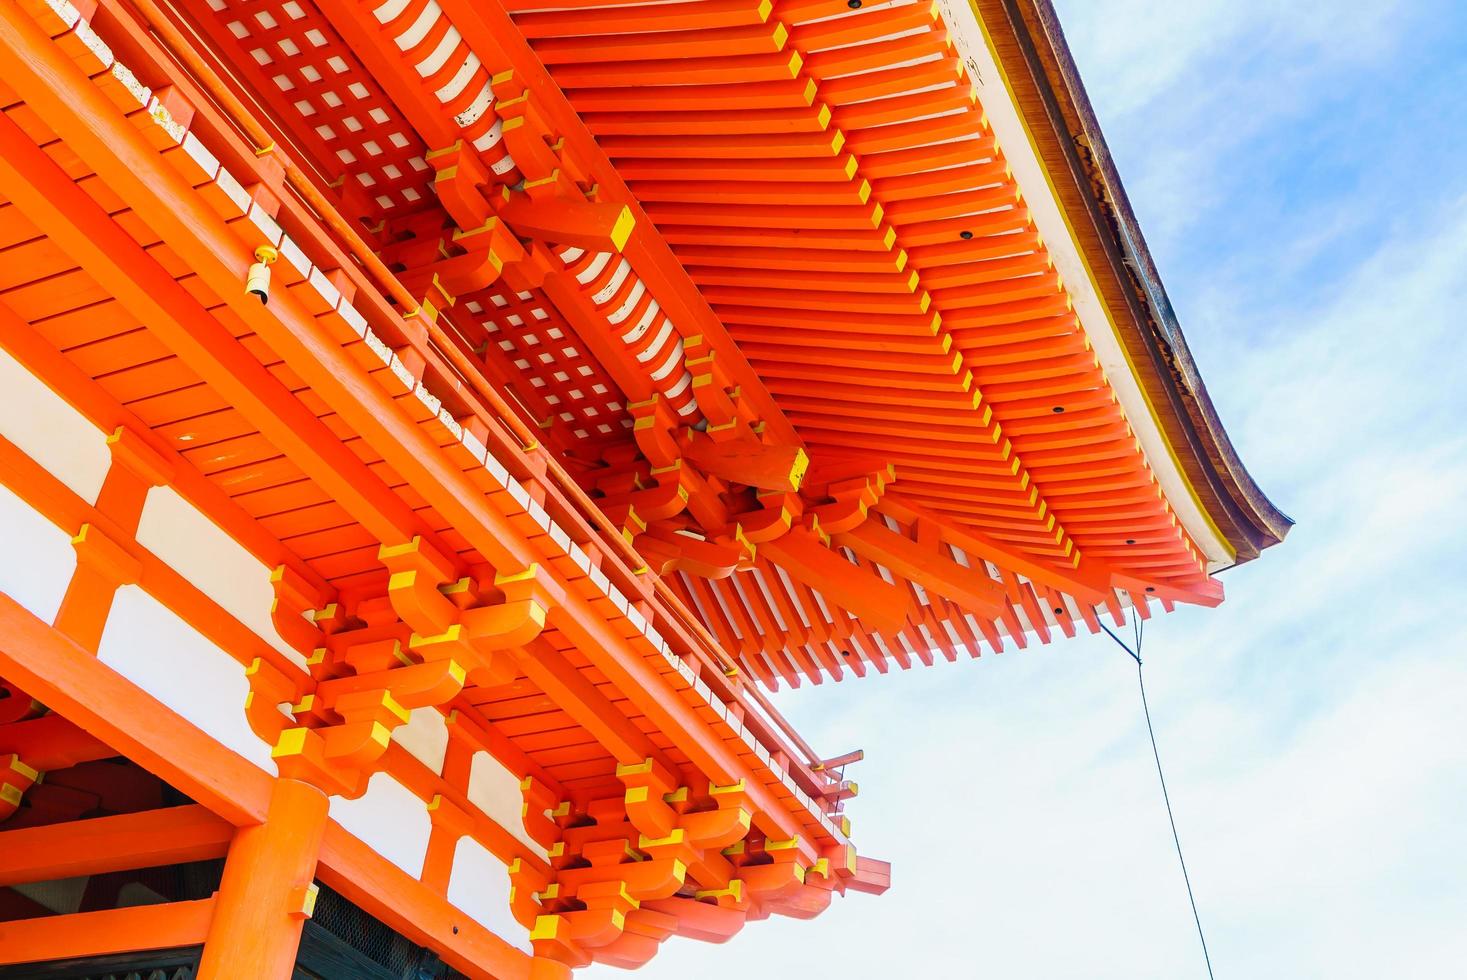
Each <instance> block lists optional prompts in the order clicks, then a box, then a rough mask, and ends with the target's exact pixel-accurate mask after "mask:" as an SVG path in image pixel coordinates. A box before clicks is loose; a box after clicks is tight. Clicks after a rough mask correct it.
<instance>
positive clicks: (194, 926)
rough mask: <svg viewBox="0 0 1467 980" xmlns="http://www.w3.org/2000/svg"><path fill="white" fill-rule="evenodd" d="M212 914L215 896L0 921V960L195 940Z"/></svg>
mask: <svg viewBox="0 0 1467 980" xmlns="http://www.w3.org/2000/svg"><path fill="white" fill-rule="evenodd" d="M213 917H214V899H212V898H203V899H199V900H198V901H194V902H169V903H167V904H165V905H137V906H133V907H132V908H124V909H107V910H105V911H101V912H77V913H75V914H72V915H56V916H43V917H41V918H35V919H25V920H23V921H20V922H0V965H10V964H14V963H34V962H37V961H40V960H62V959H75V958H80V957H84V956H105V955H107V954H109V953H126V952H132V951H135V950H145V949H172V948H175V947H179V946H196V945H198V944H199V943H202V942H203V941H204V937H205V936H206V935H207V934H208V932H209V923H210V921H212V919H213Z"/></svg>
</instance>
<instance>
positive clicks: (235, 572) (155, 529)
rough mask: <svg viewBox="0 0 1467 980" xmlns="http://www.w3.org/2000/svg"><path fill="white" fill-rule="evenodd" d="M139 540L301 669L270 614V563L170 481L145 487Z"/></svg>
mask: <svg viewBox="0 0 1467 980" xmlns="http://www.w3.org/2000/svg"><path fill="white" fill-rule="evenodd" d="M137 537H138V543H139V544H141V545H142V546H143V547H145V548H147V549H148V550H149V551H151V552H152V553H153V554H155V555H157V556H158V557H159V558H161V559H163V560H164V561H165V562H167V563H168V564H169V565H171V566H172V567H173V568H174V570H175V571H177V572H178V573H179V574H181V575H183V577H184V578H186V579H188V580H189V581H190V582H192V583H193V585H194V586H195V587H196V588H197V589H199V590H200V591H201V592H203V593H204V594H205V595H207V596H208V597H209V598H210V599H213V600H214V601H215V602H217V603H219V605H220V606H222V607H224V609H225V611H226V612H228V613H229V614H230V615H232V616H234V618H235V619H238V620H239V621H240V622H241V623H243V624H244V625H246V626H248V627H249V628H250V629H251V630H253V631H254V632H255V633H256V634H257V635H258V636H259V637H260V638H261V639H262V640H264V641H265V642H266V643H268V644H270V645H271V646H272V647H274V648H275V649H276V650H279V651H280V652H281V653H283V654H285V656H287V657H289V658H290V659H291V660H292V661H293V662H294V663H295V664H296V665H297V666H299V667H300V668H301V669H302V670H304V669H305V667H306V659H305V657H304V656H302V655H301V654H300V653H298V652H297V651H296V650H295V648H294V647H292V646H291V645H290V644H288V643H286V642H285V641H284V640H283V639H281V637H280V634H279V633H278V632H277V631H276V629H275V623H274V621H273V620H272V619H271V618H270V607H271V605H272V603H273V602H274V600H275V590H274V589H273V588H272V587H271V585H270V571H271V570H270V568H268V567H267V566H266V565H264V564H263V563H262V562H261V561H260V560H259V559H257V558H256V557H255V556H254V555H252V554H250V553H249V551H247V550H246V549H245V548H244V546H243V545H241V544H240V543H239V542H238V541H236V540H234V538H232V537H230V536H229V534H228V532H226V531H224V530H223V529H222V528H220V527H219V526H218V525H217V524H215V523H214V522H213V521H211V520H209V518H208V517H207V516H205V515H204V514H203V513H201V512H200V511H199V510H197V509H196V508H195V507H194V506H193V505H192V504H190V503H189V502H188V501H186V500H184V499H183V498H182V497H180V496H179V495H178V493H177V492H175V491H174V490H173V489H171V488H169V487H154V488H153V489H152V490H150V491H148V500H147V503H145V504H144V505H143V516H142V520H141V521H140V522H139V524H138V535H137Z"/></svg>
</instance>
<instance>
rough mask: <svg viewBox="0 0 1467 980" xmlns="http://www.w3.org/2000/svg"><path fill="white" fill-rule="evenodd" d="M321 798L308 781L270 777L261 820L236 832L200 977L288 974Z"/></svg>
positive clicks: (279, 979)
mask: <svg viewBox="0 0 1467 980" xmlns="http://www.w3.org/2000/svg"><path fill="white" fill-rule="evenodd" d="M328 802H329V801H328V798H327V796H326V794H325V793H323V792H322V791H321V790H319V789H317V788H316V787H314V786H312V785H310V784H309V783H303V782H301V781H300V780H297V779H277V780H276V781H275V787H274V789H273V790H272V791H271V794H270V809H269V811H268V813H267V815H266V817H265V822H264V823H262V824H257V825H256V826H253V827H246V828H244V829H242V830H240V831H239V832H238V833H236V834H235V836H234V842H233V843H232V844H231V845H230V847H229V856H228V858H226V859H225V862H224V878H223V880H222V881H221V882H220V883H219V898H218V901H217V903H216V905H215V909H214V920H213V922H212V923H210V925H209V937H208V939H207V940H206V941H205V943H204V958H203V961H202V962H201V963H200V964H199V980H226V978H228V980H238V978H240V977H250V978H251V980H289V977H290V975H291V973H292V971H293V969H294V967H295V959H296V950H297V948H298V947H299V946H300V939H301V927H302V925H303V924H304V923H305V920H306V919H307V918H309V917H310V911H311V904H312V902H313V895H314V893H313V892H312V891H311V879H312V878H314V877H315V874H316V859H317V856H318V855H319V854H320V851H321V836H322V834H323V833H324V832H325V830H326V811H327V806H328Z"/></svg>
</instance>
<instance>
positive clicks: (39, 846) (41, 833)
mask: <svg viewBox="0 0 1467 980" xmlns="http://www.w3.org/2000/svg"><path fill="white" fill-rule="evenodd" d="M233 837H234V827H232V826H230V824H229V823H228V822H226V821H224V820H221V819H220V818H219V817H217V816H215V815H214V814H213V813H210V812H209V810H208V808H207V807H204V806H201V805H200V804H197V803H193V804H189V805H187V806H176V807H169V808H167V809H163V810H146V811H143V812H142V813H125V814H121V815H119V816H112V817H96V818H94V819H91V820H76V821H71V822H68V823H58V824H48V825H46V826H41V827H26V828H23V829H21V830H7V831H3V832H0V885H18V884H23V883H25V882H29V881H49V880H51V879H53V878H70V877H74V876H77V875H95V874H105V873H107V872H109V871H130V870H133V869H135V868H153V867H159V866H161V865H165V864H177V863H179V862H183V861H203V860H206V859H208V858H217V857H222V856H223V855H224V853H225V852H226V851H227V850H228V849H229V842H230V840H231V839H232V838H233Z"/></svg>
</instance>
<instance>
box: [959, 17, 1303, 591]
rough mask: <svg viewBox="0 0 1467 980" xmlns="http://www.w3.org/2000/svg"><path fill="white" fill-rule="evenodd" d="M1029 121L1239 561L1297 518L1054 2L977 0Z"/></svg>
mask: <svg viewBox="0 0 1467 980" xmlns="http://www.w3.org/2000/svg"><path fill="white" fill-rule="evenodd" d="M970 2H971V3H972V4H973V7H974V9H975V11H976V12H977V13H978V14H979V16H980V17H981V18H982V19H983V23H984V26H985V27H986V28H987V30H988V32H989V36H990V41H991V44H992V48H993V51H994V54H995V57H997V58H998V59H999V60H1000V62H1001V65H1002V70H1003V71H1004V73H1005V74H1006V75H1007V77H1008V80H1009V82H1010V84H1011V85H1012V86H1013V89H1014V95H1015V97H1016V99H1017V100H1018V101H1019V103H1020V105H1021V109H1022V111H1023V112H1024V114H1025V116H1026V123H1027V124H1028V126H1029V128H1030V131H1031V133H1032V134H1033V137H1034V142H1035V144H1036V149H1037V151H1038V152H1039V154H1040V156H1041V157H1042V159H1043V162H1044V165H1045V167H1046V169H1047V170H1048V171H1049V174H1050V177H1051V179H1052V181H1053V183H1054V187H1055V189H1056V191H1057V192H1058V194H1059V196H1060V198H1061V204H1062V205H1063V206H1064V208H1065V210H1066V211H1067V213H1068V216H1069V219H1070V221H1071V223H1072V226H1073V228H1074V230H1075V233H1076V237H1077V238H1078V240H1079V244H1080V246H1081V247H1082V248H1084V249H1085V251H1086V252H1087V253H1088V255H1087V258H1088V260H1089V264H1090V267H1091V268H1092V270H1093V271H1094V273H1095V275H1096V277H1097V279H1099V280H1100V282H1099V283H1098V285H1099V286H1100V288H1101V290H1102V292H1104V293H1106V294H1108V295H1107V297H1106V298H1107V300H1108V301H1109V303H1108V305H1110V307H1111V309H1112V310H1113V311H1114V310H1115V309H1117V308H1118V307H1119V308H1122V309H1123V310H1125V311H1126V312H1127V313H1128V314H1129V315H1127V316H1122V317H1117V318H1116V319H1117V322H1118V325H1119V328H1120V331H1121V333H1122V335H1123V337H1122V339H1123V341H1124V343H1125V344H1126V346H1127V348H1128V353H1129V354H1130V359H1131V362H1132V364H1134V365H1135V368H1136V372H1137V374H1138V376H1139V377H1138V380H1139V381H1140V383H1141V384H1142V386H1143V387H1144V388H1145V389H1146V391H1147V393H1148V395H1149V396H1150V401H1151V404H1152V405H1153V407H1154V409H1155V411H1156V414H1157V416H1158V418H1159V421H1160V423H1161V425H1162V428H1163V430H1164V432H1165V435H1166V438H1167V440H1168V442H1169V443H1170V445H1171V448H1172V450H1173V452H1174V453H1175V455H1176V458H1177V460H1178V461H1179V463H1180V464H1181V467H1182V469H1183V471H1184V472H1185V474H1186V476H1187V479H1188V480H1189V481H1190V483H1191V484H1192V487H1193V488H1194V490H1195V492H1196V494H1197V496H1198V498H1199V501H1200V503H1201V504H1202V506H1203V507H1204V508H1205V509H1206V511H1207V514H1208V516H1209V518H1211V520H1212V521H1213V522H1214V523H1215V524H1216V526H1217V528H1218V529H1219V531H1220V532H1221V533H1222V534H1223V535H1224V537H1226V539H1227V540H1228V543H1229V544H1230V545H1231V546H1232V548H1233V550H1234V551H1235V552H1236V559H1235V563H1236V564H1241V563H1242V562H1245V561H1249V560H1251V559H1253V558H1256V557H1257V556H1258V555H1259V553H1261V552H1262V550H1263V549H1264V548H1268V547H1270V546H1272V545H1275V544H1277V543H1279V542H1280V541H1282V540H1283V539H1284V536H1285V535H1286V534H1287V533H1288V531H1289V528H1290V527H1291V526H1292V525H1293V521H1292V520H1291V519H1290V518H1289V517H1288V516H1287V515H1285V514H1284V513H1283V512H1282V511H1280V510H1279V509H1278V508H1277V507H1276V506H1275V505H1274V504H1273V502H1272V501H1270V500H1269V499H1268V497H1267V496H1266V495H1265V494H1264V492H1263V490H1262V489H1261V488H1260V487H1259V486H1258V484H1257V483H1256V482H1255V481H1254V479H1253V477H1252V476H1251V475H1250V474H1249V473H1248V470H1247V467H1245V466H1244V465H1243V461H1242V460H1241V459H1240V458H1239V456H1238V452H1237V450H1236V449H1235V448H1234V446H1233V444H1232V440H1231V439H1230V438H1229V437H1228V434H1227V431H1226V430H1225V429H1224V427H1223V424H1222V420H1221V419H1220V418H1219V417H1218V414H1217V410H1216V408H1215V407H1214V406H1213V403H1212V399H1211V397H1210V396H1209V395H1208V393H1207V386H1206V385H1205V384H1204V383H1203V381H1202V376H1201V374H1200V373H1199V371H1198V369H1197V365H1196V362H1195V361H1194V360H1193V358H1192V354H1191V351H1190V350H1189V349H1188V347H1187V342H1186V338H1185V337H1184V336H1183V335H1182V330H1181V326H1180V325H1179V324H1178V322H1177V318H1176V314H1175V312H1174V311H1173V310H1172V306H1171V302H1170V300H1169V299H1168V298H1167V294H1166V289H1165V287H1164V286H1163V285H1162V282H1161V278H1160V276H1159V275H1158V273H1157V270H1156V265H1155V263H1154V261H1153V259H1152V257H1151V252H1150V250H1149V249H1148V247H1147V245H1146V239H1145V237H1144V236H1143V235H1142V233H1141V229H1140V226H1139V224H1138V223H1137V221H1136V215H1135V213H1134V212H1133V211H1132V209H1131V204H1130V201H1129V200H1128V198H1127V196H1126V192H1125V188H1124V186H1123V185H1122V183H1121V179H1120V175H1119V174H1118V173H1117V171H1116V167H1115V163H1114V161H1113V160H1112V159H1111V155H1110V151H1109V149H1108V147H1107V146H1106V142H1105V137H1104V135H1103V134H1102V132H1101V129H1100V124H1099V122H1098V120H1097V119H1096V117H1095V112H1094V110H1093V108H1092V107H1091V105H1090V100H1089V97H1088V96H1087V95H1086V92H1085V86H1084V84H1083V82H1082V81H1081V80H1080V74H1079V70H1078V69H1077V68H1076V66H1075V62H1074V59H1073V57H1072V56H1071V54H1070V50H1069V46H1068V45H1067V44H1066V42H1065V38H1064V32H1063V31H1062V30H1061V28H1060V24H1059V18H1058V15H1057V14H1056V12H1055V10H1054V6H1053V4H1052V3H1051V0H970Z"/></svg>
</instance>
